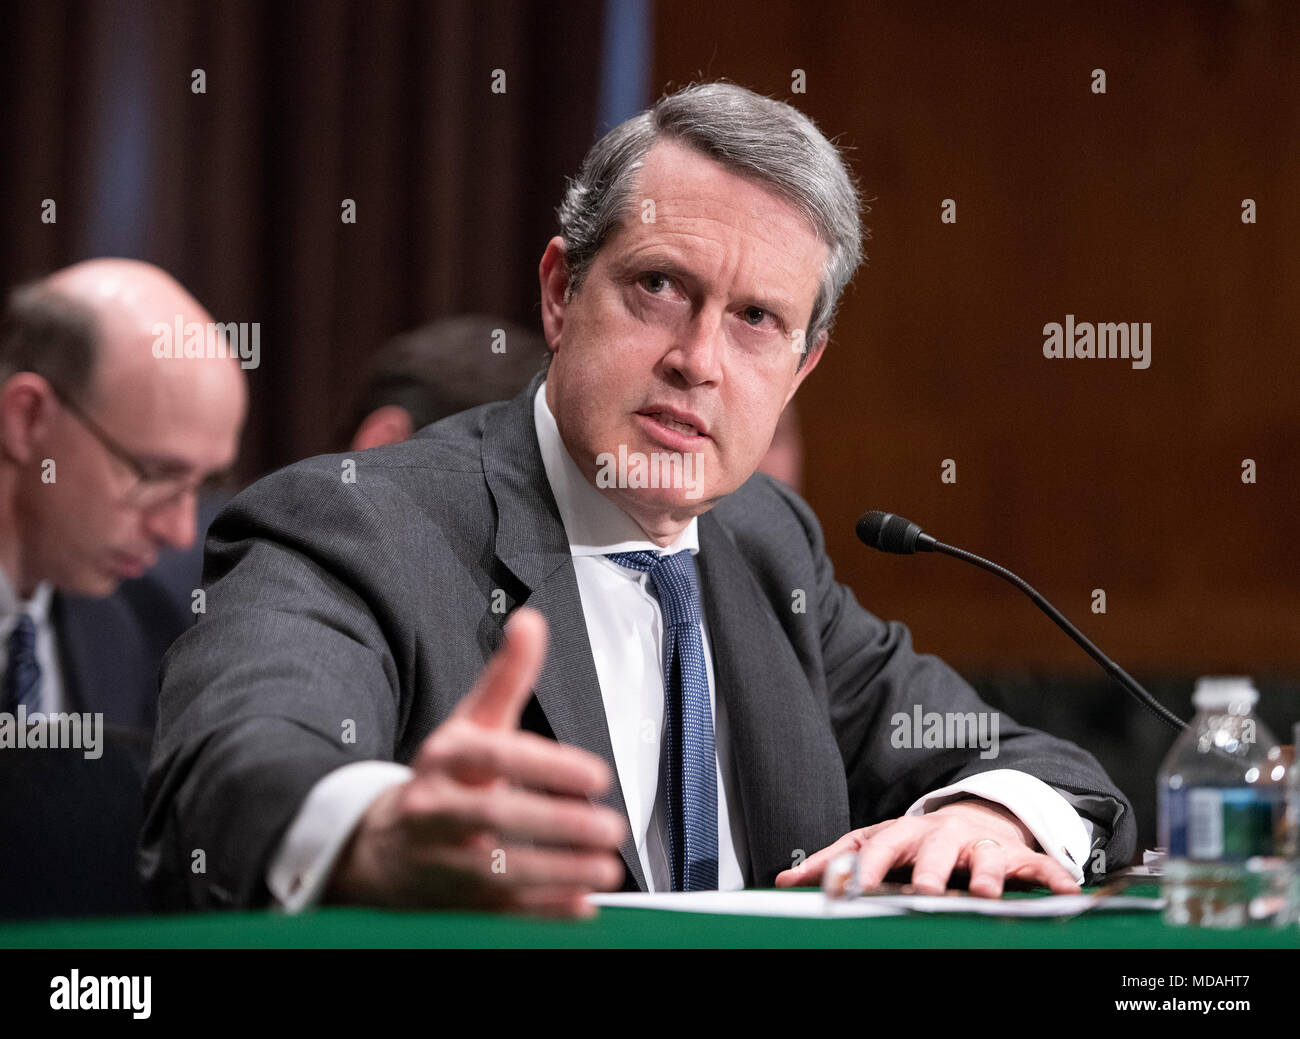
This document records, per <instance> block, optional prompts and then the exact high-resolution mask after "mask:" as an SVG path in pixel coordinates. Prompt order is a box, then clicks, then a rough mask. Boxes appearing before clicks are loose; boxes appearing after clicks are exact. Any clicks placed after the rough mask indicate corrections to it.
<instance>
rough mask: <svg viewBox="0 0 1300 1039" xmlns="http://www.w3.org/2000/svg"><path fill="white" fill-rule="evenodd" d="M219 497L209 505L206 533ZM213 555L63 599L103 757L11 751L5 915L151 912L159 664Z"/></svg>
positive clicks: (2, 842) (66, 646) (72, 671)
mask: <svg viewBox="0 0 1300 1039" xmlns="http://www.w3.org/2000/svg"><path fill="white" fill-rule="evenodd" d="M216 504H217V502H216V501H214V500H211V499H206V498H205V499H204V500H203V501H201V502H200V505H199V524H200V530H205V529H206V527H207V522H208V520H210V519H211V517H212V514H213V512H214V511H215V505H216ZM201 558H202V554H201V551H200V550H199V549H198V548H197V547H196V548H194V549H191V550H187V551H181V552H168V553H165V554H164V555H163V556H162V558H161V559H160V560H159V562H158V565H157V566H156V567H154V568H153V569H152V570H150V571H149V573H147V574H145V575H144V576H143V577H140V578H137V579H135V580H131V581H124V582H123V583H122V584H121V586H120V587H119V588H118V590H117V591H116V592H115V593H114V594H113V595H111V596H108V597H107V598H102V599H83V598H80V597H77V596H69V595H64V594H62V593H56V594H55V595H54V598H53V599H52V600H51V603H50V623H51V625H52V626H53V629H54V634H55V641H56V644H57V646H58V651H59V666H60V671H61V673H62V679H63V693H64V699H65V706H64V710H66V711H75V712H84V713H89V714H102V715H103V716H104V731H103V747H102V748H101V755H102V756H101V757H99V758H94V759H87V758H86V757H85V755H84V754H83V753H82V751H80V750H47V751H43V752H41V753H39V754H29V753H22V752H12V753H9V754H0V791H3V796H0V917H5V916H49V915H76V916H84V915H88V914H97V913H122V912H143V911H144V910H145V909H146V908H147V901H146V898H145V892H144V889H143V886H142V884H141V882H140V876H139V873H138V870H137V869H136V849H137V846H138V844H139V840H140V823H141V791H142V789H143V786H144V777H145V773H146V771H147V769H148V764H149V744H150V741H151V739H152V736H153V731H154V727H155V724H156V718H157V704H158V665H159V663H160V662H161V660H162V657H163V654H164V653H165V652H166V650H167V647H168V646H169V645H171V643H172V641H173V640H174V639H175V638H176V636H177V635H179V634H180V633H181V632H182V631H184V630H185V629H186V628H188V627H189V626H190V625H191V624H192V623H193V621H194V614H193V613H192V612H191V611H190V593H191V591H192V589H194V588H195V587H197V585H198V581H199V572H200V565H201Z"/></svg>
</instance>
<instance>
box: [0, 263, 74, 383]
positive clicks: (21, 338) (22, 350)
mask: <svg viewBox="0 0 1300 1039" xmlns="http://www.w3.org/2000/svg"><path fill="white" fill-rule="evenodd" d="M97 360H98V327H97V323H96V321H95V315H94V314H93V313H92V312H91V310H90V309H89V308H87V307H86V306H84V305H83V304H81V303H78V302H76V301H74V300H71V299H68V298H66V297H65V296H63V295H62V294H60V293H58V292H54V291H52V290H51V289H49V288H48V287H47V286H46V285H45V283H44V282H41V281H36V282H29V283H28V284H26V285H20V286H19V287H18V288H16V289H14V290H13V291H12V292H11V293H10V294H9V298H8V300H7V302H6V306H5V311H4V314H3V316H0V382H4V381H6V380H7V379H8V378H9V377H10V376H11V375H15V374H16V373H18V372H35V373H36V374H37V375H40V376H42V377H44V378H45V379H48V380H49V381H50V382H51V383H53V384H54V385H55V386H56V387H58V388H59V389H60V390H62V391H64V392H65V393H70V394H73V395H75V396H78V397H82V396H85V395H87V394H88V393H89V392H90V391H91V389H92V388H93V382H94V380H93V378H92V376H93V374H94V369H95V363H96V361H97Z"/></svg>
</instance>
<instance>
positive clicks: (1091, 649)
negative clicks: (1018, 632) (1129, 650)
mask: <svg viewBox="0 0 1300 1039" xmlns="http://www.w3.org/2000/svg"><path fill="white" fill-rule="evenodd" d="M858 537H859V538H860V539H861V540H862V541H863V543H864V544H866V545H868V546H870V547H871V548H876V549H879V550H880V551H881V552H892V553H894V554H895V555H901V556H910V555H912V554H914V553H916V552H941V553H942V554H944V555H946V556H953V557H954V558H957V559H962V560H965V561H966V562H967V563H973V564H974V565H975V566H978V567H979V568H980V569H982V570H987V571H988V572H989V573H991V574H997V575H998V576H999V577H1001V578H1002V579H1003V580H1005V581H1010V582H1011V583H1012V584H1014V585H1015V586H1016V587H1017V588H1019V589H1020V590H1021V591H1022V592H1024V593H1025V594H1026V595H1028V596H1029V598H1030V599H1032V600H1033V601H1034V605H1035V606H1037V607H1038V608H1039V609H1040V610H1042V611H1043V612H1044V613H1045V614H1047V616H1049V617H1051V618H1052V620H1053V621H1054V622H1055V623H1056V626H1057V627H1059V628H1060V629H1061V630H1062V631H1064V632H1065V633H1066V634H1067V635H1069V636H1070V638H1072V639H1073V640H1074V641H1075V642H1076V643H1077V644H1078V645H1079V646H1080V647H1082V649H1083V651H1084V652H1085V653H1087V654H1088V656H1090V657H1092V659H1093V660H1095V661H1096V662H1097V663H1098V664H1100V665H1101V667H1102V670H1104V671H1105V672H1106V674H1108V675H1110V677H1111V678H1113V679H1114V680H1115V681H1116V682H1118V683H1119V685H1120V686H1121V687H1122V688H1123V689H1124V690H1125V691H1126V692H1127V693H1129V694H1131V695H1132V696H1133V698H1134V699H1135V700H1137V702H1138V703H1140V704H1141V705H1142V706H1143V707H1145V708H1146V709H1147V710H1148V711H1150V712H1151V713H1152V714H1154V715H1155V716H1156V717H1157V718H1159V719H1160V720H1161V721H1162V722H1164V723H1165V724H1166V725H1168V726H1170V727H1171V728H1173V729H1177V730H1181V729H1185V728H1186V727H1187V724H1186V722H1184V721H1183V720H1182V719H1181V718H1179V717H1178V716H1177V715H1176V714H1174V713H1173V712H1172V711H1171V710H1169V709H1168V708H1167V707H1165V706H1164V705H1163V704H1162V703H1160V702H1159V701H1158V700H1157V699H1156V698H1155V697H1154V696H1152V695H1151V694H1150V693H1148V692H1147V691H1146V690H1145V689H1143V688H1142V687H1141V686H1140V685H1138V683H1137V681H1136V680H1135V679H1134V678H1133V677H1132V676H1131V675H1130V674H1129V673H1128V672H1127V671H1125V670H1124V669H1123V668H1122V667H1120V666H1119V665H1118V664H1116V663H1115V662H1114V661H1113V660H1111V659H1110V657H1108V656H1106V654H1105V653H1103V652H1102V651H1101V650H1099V649H1098V648H1097V647H1096V646H1094V645H1093V644H1092V642H1090V641H1089V640H1088V638H1087V637H1086V636H1085V635H1084V634H1083V632H1081V631H1080V630H1079V629H1078V628H1076V627H1075V626H1074V625H1073V624H1071V623H1070V622H1069V621H1068V620H1066V619H1065V616H1064V615H1063V614H1062V613H1061V611H1060V610H1058V609H1057V608H1056V607H1055V606H1053V605H1052V604H1051V603H1050V602H1048V601H1047V600H1046V599H1044V598H1043V597H1042V596H1041V595H1039V594H1038V592H1037V591H1035V590H1034V589H1033V588H1031V587H1030V586H1029V585H1028V584H1027V583H1026V582H1025V581H1023V580H1021V579H1020V578H1019V577H1017V576H1016V575H1015V574H1013V573H1012V572H1011V571H1010V570H1008V569H1006V568H1005V567H1001V566H998V564H997V563H991V562H989V560H987V559H984V558H982V557H981V556H977V555H975V554H974V553H972V552H967V551H965V550H964V549H960V548H954V547H953V546H952V545H945V544H944V543H943V542H941V541H937V540H936V539H935V538H933V537H931V536H930V535H929V534H926V533H925V532H924V531H923V530H921V528H920V527H919V526H918V525H917V524H915V523H912V522H911V521H910V520H907V519H904V518H903V517H902V516H899V515H897V514H896V513H893V512H876V511H872V512H868V513H867V514H866V515H864V516H863V517H862V518H861V519H860V520H858Z"/></svg>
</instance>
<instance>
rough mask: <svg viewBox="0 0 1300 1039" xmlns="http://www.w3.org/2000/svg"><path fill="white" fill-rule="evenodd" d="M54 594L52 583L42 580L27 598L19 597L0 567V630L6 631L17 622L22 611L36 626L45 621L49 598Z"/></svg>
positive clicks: (48, 608)
mask: <svg viewBox="0 0 1300 1039" xmlns="http://www.w3.org/2000/svg"><path fill="white" fill-rule="evenodd" d="M53 595H54V585H52V584H50V582H49V581H42V582H41V583H40V584H38V585H37V586H36V591H34V592H33V593H32V597H31V598H30V599H27V600H23V599H19V598H18V595H17V593H16V592H15V591H14V586H13V585H12V584H10V583H9V575H8V574H6V573H5V572H4V570H3V569H2V568H0V631H8V630H9V629H10V628H12V627H13V626H14V625H15V624H17V623H18V618H19V617H20V616H22V615H23V614H24V613H25V614H27V615H28V616H29V617H31V619H32V623H33V624H35V625H36V626H37V627H38V628H39V627H40V626H41V625H42V624H44V623H45V621H46V618H47V617H48V616H49V612H50V599H51V598H52V597H53Z"/></svg>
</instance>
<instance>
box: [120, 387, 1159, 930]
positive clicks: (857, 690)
mask: <svg viewBox="0 0 1300 1039" xmlns="http://www.w3.org/2000/svg"><path fill="white" fill-rule="evenodd" d="M536 386H537V380H536V379H535V380H534V381H533V384H532V385H531V386H530V387H529V388H528V389H526V390H525V391H524V392H523V393H521V394H520V395H519V396H518V397H516V398H515V399H514V400H512V401H507V402H503V403H500V404H491V405H486V406H484V407H480V408H475V409H473V410H471V411H467V412H463V413H461V414H459V415H455V416H452V417H451V418H448V419H445V420H444V421H442V422H439V423H437V424H435V425H433V426H429V427H427V428H426V429H424V430H422V431H421V432H420V433H419V434H418V435H417V437H416V438H415V439H414V440H410V441H407V442H405V443H402V444H396V445H392V446H389V447H383V448H378V449H375V450H373V451H367V452H363V453H359V454H357V455H356V456H355V467H356V468H355V482H345V480H344V478H343V473H344V472H345V468H346V467H345V465H344V461H343V459H344V456H342V455H329V456H322V457H319V458H313V459H309V460H307V461H304V462H300V463H297V464H296V465H293V466H290V467H289V468H287V469H284V470H281V471H280V472H277V473H274V474H272V475H271V476H268V477H266V478H265V479H263V480H261V481H259V482H258V483H257V484H255V485H254V486H252V487H250V488H249V489H248V490H246V491H245V492H243V493H242V494H241V495H239V496H238V497H237V498H235V499H234V500H233V501H232V502H231V503H230V504H229V505H228V506H227V508H226V509H225V510H224V511H223V512H222V513H221V514H220V515H219V516H218V518H217V519H216V521H215V522H214V523H213V526H212V528H211V532H210V535H209V539H208V543H207V559H206V563H205V573H204V581H205V585H206V587H207V589H208V592H207V614H206V615H205V616H203V617H201V618H200V620H199V623H198V624H197V625H196V626H195V627H193V628H191V629H190V630H189V631H188V632H186V633H185V634H184V635H183V636H182V637H181V638H180V639H179V640H178V641H177V642H176V643H175V645H174V646H173V647H172V649H171V652H170V653H169V654H168V656H167V658H166V660H165V661H164V664H163V671H162V674H163V682H162V695H161V701H160V707H159V724H158V732H157V737H156V741H155V750H154V760H153V764H152V768H151V770H150V775H149V778H148V781H147V784H146V790H145V802H146V818H145V824H144V830H143V835H142V841H141V870H142V873H143V875H144V877H145V880H146V882H147V883H148V884H149V886H150V888H151V890H152V892H153V895H154V897H155V900H156V901H158V902H159V903H161V904H164V905H191V906H217V905H239V906H244V905H256V904H260V903H264V902H266V901H267V900H268V899H269V897H270V895H269V892H268V891H267V889H266V887H265V883H264V880H263V878H264V875H265V872H266V869H267V866H268V863H269V861H270V858H271V856H272V855H273V853H274V851H275V849H276V846H277V844H278V842H279V840H280V839H281V837H282V835H283V833H284V832H285V829H286V827H287V825H288V824H289V822H290V821H291V820H292V818H293V817H294V815H295V813H296V812H297V810H298V808H299V806H300V805H301V804H302V802H303V799H304V798H305V797H306V795H307V793H308V792H309V791H310V789H311V788H312V786H313V785H314V784H315V783H316V782H317V781H318V780H320V779H321V778H322V777H323V776H325V775H326V774H327V773H328V772H330V771H331V770H333V769H336V768H338V767H340V766H342V765H345V764H348V763H349V762H353V761H361V760H367V759H384V760H395V761H400V762H409V761H410V760H411V759H412V757H413V756H414V754H415V752H416V749H417V748H418V747H419V745H420V742H421V740H423V738H424V737H425V736H426V735H427V734H428V733H429V732H430V730H432V729H433V728H434V727H435V726H436V725H438V724H439V723H440V722H441V721H443V719H445V718H446V717H447V716H448V714H449V713H450V712H451V710H452V709H453V707H455V705H456V703H457V701H458V700H459V699H460V698H461V697H462V696H464V694H465V693H466V692H468V690H469V688H470V686H471V685H472V684H473V682H474V680H475V678H476V677H477V675H478V674H479V672H480V670H481V669H482V668H483V665H484V663H485V661H486V660H487V659H488V658H489V657H490V656H491V654H492V653H493V651H494V650H495V649H496V648H497V646H498V645H499V643H500V641H501V637H502V625H503V623H504V621H505V614H504V613H503V612H499V611H494V608H493V607H494V601H495V602H496V603H499V602H500V599H501V595H500V594H494V593H497V590H498V589H499V590H500V592H501V593H503V594H504V598H505V601H506V603H507V606H508V608H509V609H513V608H514V607H515V606H517V605H520V604H523V603H527V604H528V605H529V606H531V607H534V608H536V609H538V610H540V611H541V612H542V613H543V614H544V615H545V616H546V619H547V622H548V623H549V625H550V648H549V651H548V655H547V659H546V664H545V667H544V669H543V671H542V675H541V677H540V679H539V681H538V683H537V688H536V690H535V697H534V700H533V701H532V703H531V704H530V706H529V708H528V710H527V711H526V712H525V716H524V726H525V727H526V728H529V729H532V730H534V731H538V732H541V733H543V734H544V735H547V736H552V737H554V738H556V739H559V740H561V741H563V742H565V743H571V744H576V745H578V746H581V747H585V748H587V749H589V750H591V751H593V752H595V753H597V754H599V755H601V756H602V757H603V758H605V759H606V761H608V762H609V764H610V767H611V769H613V768H614V760H613V751H612V749H611V745H610V740H609V735H608V732H607V729H606V723H605V712H604V707H603V704H602V700H601V693H600V688H599V684H598V681H597V677H596V669H595V665H594V662H593V659H592V653H591V647H590V644H589V641H588V637H587V631H586V626H585V623H584V620H583V614H582V606H581V602H580V599H579V595H578V585H577V580H576V577H575V573H574V568H573V563H572V558H571V555H570V551H569V545H568V542H567V541H566V539H565V533H564V528H563V525H562V523H561V521H560V517H559V512H558V510H557V507H556V504H555V500H554V498H553V496H552V494H551V491H550V487H549V484H548V483H547V480H546V475H545V471H544V469H543V466H542V458H541V453H540V450H539V448H538V444H537V437H536V433H535V431H534V427H533V405H532V401H533V393H534V391H535V389H536ZM699 539H700V554H699V557H698V566H699V572H700V585H701V594H702V598H703V605H704V610H705V616H706V618H707V623H708V629H709V639H710V643H711V646H712V651H713V655H714V670H715V680H716V695H717V696H718V697H719V698H720V700H721V701H722V702H724V703H725V705H726V709H727V717H728V719H729V737H730V741H731V748H732V756H733V758H734V761H735V770H736V776H737V785H738V790H737V791H736V797H735V804H734V805H732V806H731V807H732V810H733V811H735V812H741V813H743V820H744V829H745V837H746V841H747V844H748V848H747V851H748V862H749V875H748V876H747V877H746V880H747V882H748V883H749V884H751V885H757V886H770V885H771V884H772V881H773V878H774V877H775V876H776V874H777V873H778V872H780V871H781V870H783V869H786V868H788V867H789V866H790V865H791V863H792V858H793V857H794V855H795V854H796V851H797V850H798V849H802V850H803V851H804V852H805V853H808V854H811V852H813V851H814V850H816V849H818V848H821V847H823V846H825V845H827V844H830V843H831V842H833V841H834V840H836V839H837V838H839V837H840V836H842V835H843V834H844V833H845V832H847V831H848V830H849V829H850V828H852V827H857V826H865V825H868V824H870V823H873V822H878V821H880V820H884V819H889V818H892V817H895V816H898V815H900V814H901V813H903V812H904V811H905V810H906V809H907V808H908V807H909V806H910V805H911V803H912V802H913V801H914V800H915V799H916V798H917V797H919V796H921V795H922V794H924V793H926V792H928V791H930V790H934V789H937V788H938V787H940V786H943V785H945V784H948V783H950V782H953V781H955V780H957V779H958V778H960V777H963V776H966V775H970V774H973V773H976V772H981V771H987V770H988V769H990V768H1016V769H1021V770H1023V771H1025V772H1028V773H1031V774H1033V775H1035V776H1038V777H1039V778H1040V779H1042V780H1044V781H1045V782H1047V783H1049V784H1051V785H1053V786H1055V787H1057V788H1060V789H1062V790H1064V791H1066V792H1067V796H1071V799H1072V801H1073V802H1074V803H1075V804H1076V805H1077V806H1078V807H1079V808H1081V809H1082V810H1083V811H1085V812H1086V813H1087V814H1088V815H1089V816H1090V817H1091V818H1093V819H1094V820H1095V822H1096V823H1097V824H1098V829H1097V834H1096V842H1095V845H1094V846H1104V848H1105V851H1106V861H1108V862H1109V863H1110V865H1111V866H1112V868H1113V867H1117V866H1119V865H1122V864H1124V863H1126V862H1127V861H1128V860H1129V858H1130V857H1131V855H1132V853H1133V850H1134V846H1135V840H1136V831H1135V828H1134V825H1133V821H1132V809H1131V806H1130V805H1129V803H1128V801H1127V800H1126V799H1125V798H1124V795H1123V794H1121V793H1120V792H1119V791H1118V790H1117V789H1116V788H1115V787H1114V785H1113V784H1112V783H1111V782H1110V780H1109V779H1108V778H1107V777H1106V775H1105V773H1104V772H1103V770H1102V769H1101V767H1100V766H1099V765H1098V764H1097V762H1096V761H1095V760H1094V759H1093V758H1092V757H1091V756H1090V755H1088V754H1086V753H1084V752H1083V751H1082V750H1080V749H1079V748H1077V747H1075V746H1073V745H1072V744H1069V743H1066V742H1064V741H1061V740H1057V739H1054V738H1052V737H1049V736H1046V735H1043V734H1042V733H1038V732H1035V731H1033V730H1030V729H1027V728H1024V727H1023V726H1020V725H1018V724H1016V723H1015V722H1013V721H1011V720H1010V719H1008V718H1006V717H1005V715H1004V716H1002V717H1001V719H1000V721H1001V731H1000V739H1001V753H1000V755H999V757H998V758H997V759H993V760H981V759H980V757H979V754H978V751H976V750H969V749H948V750H940V749H930V750H921V749H916V750H900V749H896V748H894V747H892V746H891V745H890V734H891V731H892V728H891V725H890V718H891V717H892V716H893V715H894V714H895V712H900V711H901V712H906V713H909V714H910V713H911V710H912V705H913V704H916V703H919V704H921V705H923V707H924V709H925V710H926V711H939V712H945V711H956V710H961V711H980V710H989V708H988V707H987V706H986V705H985V704H983V703H982V702H981V701H980V700H979V699H978V698H977V696H976V694H975V693H974V691H973V690H972V689H971V688H970V687H969V686H968V685H967V684H966V683H965V682H964V681H963V680H962V679H961V678H960V677H959V676H958V675H957V674H956V673H954V672H953V671H952V670H951V669H950V668H949V667H947V666H946V665H945V664H944V663H943V662H942V661H940V660H938V659H937V658H935V657H933V656H928V655H920V654H917V653H915V652H914V651H913V649H912V647H911V639H910V636H909V634H908V632H907V629H906V628H904V627H903V626H902V625H901V624H897V623H885V622H882V621H881V620H878V619H877V618H876V617H874V616H872V615H871V614H870V613H868V612H867V611H866V610H864V609H863V608H862V607H861V606H859V605H858V603H857V602H856V600H855V599H854V597H853V594H852V593H851V592H850V591H849V590H848V588H846V587H844V586H843V585H840V584H837V583H836V582H835V579H834V576H833V573H832V568H831V564H830V561H829V559H827V557H826V554H825V552H824V550H823V543H822V534H821V530H820V528H819V526H818V524H817V520H816V518H815V517H814V516H813V513H812V511H811V510H810V509H809V508H808V506H807V505H806V504H805V503H804V502H803V501H802V500H801V499H800V498H799V497H797V496H796V495H795V494H794V493H793V492H792V491H790V490H788V489H787V488H786V487H784V486H783V485H782V484H780V483H777V482H776V481H774V480H771V479H769V478H767V477H766V476H763V475H755V476H753V477H752V478H751V479H750V480H749V481H748V482H746V483H745V484H744V486H742V487H741V488H740V489H739V490H737V491H736V492H735V493H733V494H732V495H730V496H729V497H728V498H727V499H725V500H724V501H723V502H721V503H720V504H719V505H717V506H716V507H715V508H714V509H713V510H712V511H711V512H708V513H706V514H705V515H703V516H701V517H700V521H699ZM796 589H802V590H803V592H804V598H805V600H806V608H805V609H804V610H803V611H801V612H796V611H795V609H793V608H792V607H793V603H794V602H795V596H794V592H795V590H796ZM349 739H351V740H354V742H349ZM615 774H617V773H616V772H615ZM729 800H730V799H729ZM603 802H604V803H605V804H608V805H610V806H611V807H613V808H615V809H617V810H619V811H622V812H624V813H625V814H626V810H625V808H624V804H623V798H622V794H621V792H620V790H619V788H618V784H617V783H615V784H614V786H613V788H612V789H611V791H610V792H609V793H608V794H607V795H606V796H605V797H604V798H603ZM197 850H202V851H203V853H204V856H203V857H204V859H205V861H206V870H205V871H204V872H194V871H193V870H192V868H191V864H192V862H194V861H197V860H196V859H195V858H194V853H195V852H196V851H197ZM622 855H623V859H624V862H625V863H626V866H627V877H628V885H627V886H629V887H630V886H632V885H633V884H635V886H637V887H640V888H643V889H644V887H645V881H644V877H643V876H642V871H641V865H640V862H639V860H638V857H637V854H636V849H635V847H634V845H633V843H632V840H631V838H630V837H629V838H628V839H627V840H626V841H625V842H624V845H623V848H622ZM1081 865H1083V864H1081Z"/></svg>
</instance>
